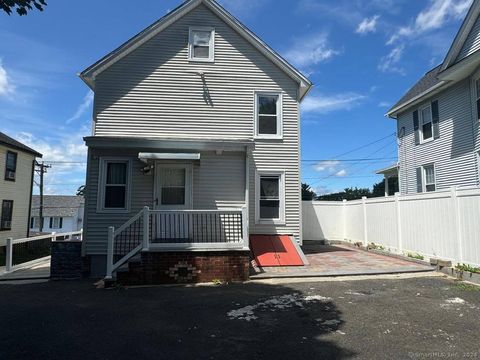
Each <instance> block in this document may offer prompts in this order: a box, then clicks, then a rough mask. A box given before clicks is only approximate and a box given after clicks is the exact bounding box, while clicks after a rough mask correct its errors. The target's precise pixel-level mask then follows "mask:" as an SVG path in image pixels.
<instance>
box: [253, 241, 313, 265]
mask: <svg viewBox="0 0 480 360" xmlns="http://www.w3.org/2000/svg"><path fill="white" fill-rule="evenodd" d="M250 248H251V249H252V253H253V256H254V258H255V261H256V263H257V265H258V266H264V267H268V266H303V265H304V263H303V261H302V258H301V257H300V255H299V253H298V251H297V247H296V246H295V245H294V244H293V243H292V239H291V238H290V236H288V235H251V236H250ZM300 251H302V250H301V249H300Z"/></svg>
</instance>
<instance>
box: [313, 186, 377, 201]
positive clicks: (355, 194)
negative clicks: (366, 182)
mask: <svg viewBox="0 0 480 360" xmlns="http://www.w3.org/2000/svg"><path fill="white" fill-rule="evenodd" d="M364 196H365V197H371V196H372V192H371V191H370V189H368V188H357V187H355V188H346V189H345V190H344V191H342V192H338V193H333V194H327V195H320V196H318V197H317V200H324V201H342V200H344V199H345V200H358V199H361V198H362V197H364Z"/></svg>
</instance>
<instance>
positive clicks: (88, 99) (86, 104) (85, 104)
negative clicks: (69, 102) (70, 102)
mask: <svg viewBox="0 0 480 360" xmlns="http://www.w3.org/2000/svg"><path fill="white" fill-rule="evenodd" d="M92 103H93V91H92V90H89V91H88V93H87V95H85V97H84V98H83V101H82V103H81V104H80V105H79V106H78V108H77V111H75V113H74V114H73V115H72V116H71V117H70V118H69V119H67V121H66V123H67V124H70V123H71V122H72V121H75V120H78V119H79V118H80V117H81V116H82V115H83V114H84V113H85V112H86V111H87V110H88V109H89V108H90V106H91V105H92Z"/></svg>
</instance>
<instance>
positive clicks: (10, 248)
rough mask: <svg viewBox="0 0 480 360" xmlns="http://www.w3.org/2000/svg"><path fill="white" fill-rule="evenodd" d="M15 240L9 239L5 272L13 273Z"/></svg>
mask: <svg viewBox="0 0 480 360" xmlns="http://www.w3.org/2000/svg"><path fill="white" fill-rule="evenodd" d="M12 242H13V238H8V239H7V249H6V254H5V271H6V272H11V271H12V264H13V244H12Z"/></svg>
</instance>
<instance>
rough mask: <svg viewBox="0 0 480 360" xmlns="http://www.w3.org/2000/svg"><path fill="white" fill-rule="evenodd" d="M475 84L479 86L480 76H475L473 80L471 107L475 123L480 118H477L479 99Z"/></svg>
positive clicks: (479, 95) (479, 94)
mask: <svg viewBox="0 0 480 360" xmlns="http://www.w3.org/2000/svg"><path fill="white" fill-rule="evenodd" d="M477 83H479V84H480V76H478V75H477V76H476V77H475V78H474V80H473V92H472V93H473V98H474V99H473V107H474V108H475V111H474V116H475V117H476V118H477V119H476V121H480V116H478V113H479V109H478V105H477V104H478V100H479V99H480V93H479V92H478V88H477Z"/></svg>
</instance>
